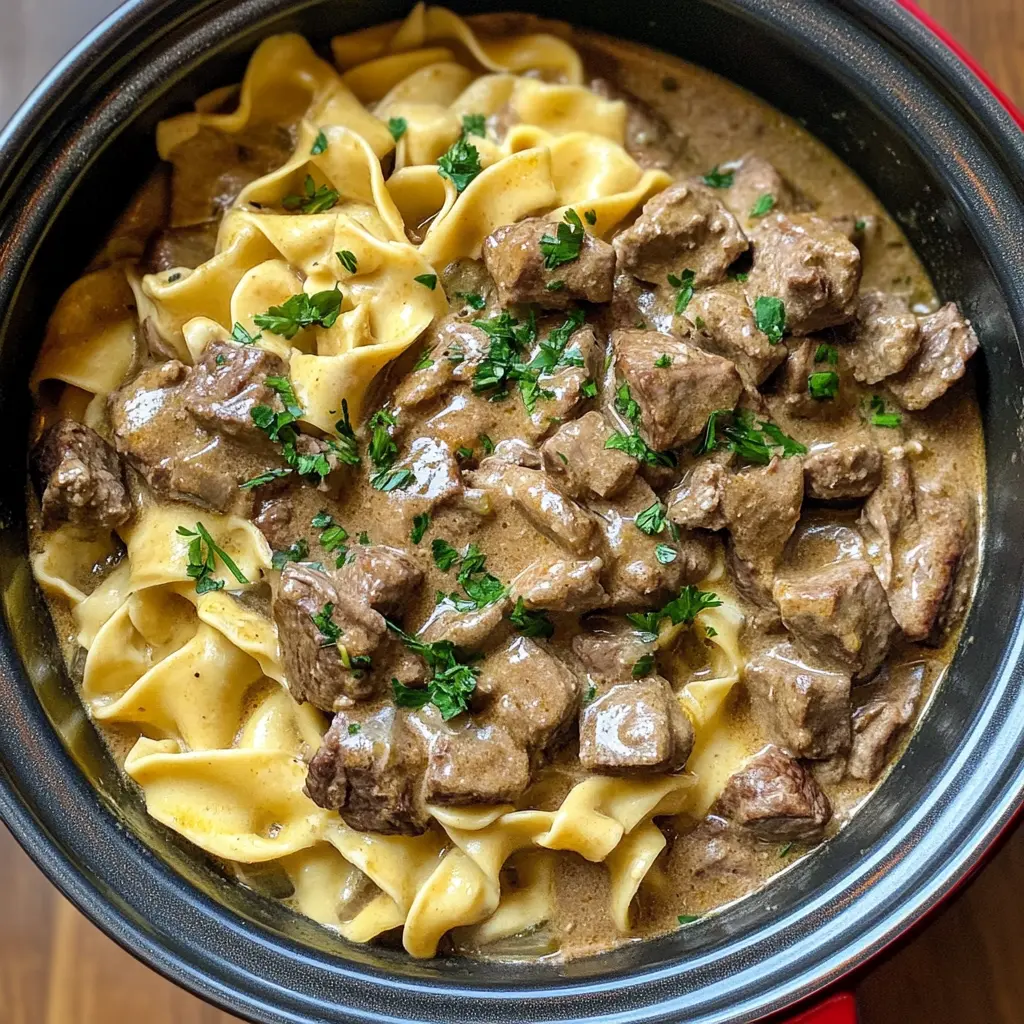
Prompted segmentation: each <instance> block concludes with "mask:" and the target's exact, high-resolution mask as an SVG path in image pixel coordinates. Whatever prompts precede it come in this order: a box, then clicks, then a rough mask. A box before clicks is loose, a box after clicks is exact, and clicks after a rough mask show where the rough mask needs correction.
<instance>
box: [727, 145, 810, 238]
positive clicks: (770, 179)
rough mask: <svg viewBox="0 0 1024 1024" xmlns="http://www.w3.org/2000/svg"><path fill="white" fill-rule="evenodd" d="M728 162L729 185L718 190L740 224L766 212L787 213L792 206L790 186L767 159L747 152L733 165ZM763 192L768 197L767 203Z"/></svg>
mask: <svg viewBox="0 0 1024 1024" xmlns="http://www.w3.org/2000/svg"><path fill="white" fill-rule="evenodd" d="M728 166H729V167H731V168H732V185H730V186H729V188H727V189H724V190H723V191H722V202H724V203H725V205H726V206H727V207H728V208H729V209H730V210H731V211H732V213H733V216H734V217H735V218H736V219H737V220H738V221H739V222H740V223H741V224H746V223H756V222H757V220H758V219H759V218H760V217H763V216H765V215H766V214H768V213H773V212H781V213H788V212H789V211H790V210H792V209H793V207H794V205H795V197H794V195H793V189H792V188H791V187H790V185H789V184H788V182H786V180H785V179H784V178H783V177H782V175H781V174H779V172H778V171H777V170H776V169H775V167H774V166H773V165H772V164H770V163H769V162H768V161H767V160H764V159H762V158H761V157H759V156H758V155H757V154H756V153H747V154H746V156H744V157H743V158H742V159H741V160H740V161H739V162H738V163H737V164H736V166H735V167H732V165H731V164H730V165H728ZM766 196H768V197H770V199H771V202H770V204H769V201H768V199H766V198H765V197H766ZM765 206H767V209H764V207H765ZM755 209H756V210H758V214H757V215H756V216H755V215H754V213H753V211H754V210H755Z"/></svg>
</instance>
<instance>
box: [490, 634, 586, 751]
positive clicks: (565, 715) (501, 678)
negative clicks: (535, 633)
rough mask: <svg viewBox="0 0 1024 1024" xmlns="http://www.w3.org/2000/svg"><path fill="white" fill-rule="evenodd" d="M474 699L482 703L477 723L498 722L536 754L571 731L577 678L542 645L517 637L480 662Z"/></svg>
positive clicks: (578, 697)
mask: <svg viewBox="0 0 1024 1024" xmlns="http://www.w3.org/2000/svg"><path fill="white" fill-rule="evenodd" d="M475 700H477V701H479V703H480V704H481V705H482V711H481V713H480V714H478V715H475V716H474V717H475V719H476V721H477V722H478V724H481V725H500V726H502V727H503V728H504V729H505V731H506V732H508V734H509V735H510V736H511V737H512V739H513V740H514V741H515V742H516V743H517V744H520V745H521V746H524V747H526V749H527V750H528V751H530V752H531V753H532V754H533V755H534V756H537V755H539V754H541V753H542V752H543V751H545V750H547V749H548V748H550V747H554V746H556V745H557V744H558V743H560V742H561V741H562V740H563V739H564V738H565V737H566V734H567V733H568V732H569V731H570V730H571V727H572V724H573V722H574V721H575V719H576V712H577V710H578V708H579V703H580V683H579V680H578V679H577V678H576V676H575V675H574V674H573V673H572V671H570V669H569V668H568V666H567V665H565V663H564V662H562V661H561V660H560V659H559V658H557V657H556V656H555V655H554V654H553V653H552V652H551V650H550V648H548V647H547V646H546V645H542V644H541V643H539V642H537V641H534V640H530V639H529V638H528V637H516V638H515V639H514V640H512V641H511V642H510V643H508V644H506V645H505V646H504V647H501V648H499V649H498V650H497V651H494V652H493V653H491V654H489V655H488V656H487V657H486V658H485V659H484V660H483V661H482V662H481V663H480V675H479V676H478V677H477V684H476V694H475Z"/></svg>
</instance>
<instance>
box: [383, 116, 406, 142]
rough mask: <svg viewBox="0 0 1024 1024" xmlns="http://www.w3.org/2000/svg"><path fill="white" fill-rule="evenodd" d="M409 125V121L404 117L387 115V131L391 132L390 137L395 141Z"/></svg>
mask: <svg viewBox="0 0 1024 1024" xmlns="http://www.w3.org/2000/svg"><path fill="white" fill-rule="evenodd" d="M408 127H409V122H408V121H406V119H405V118H404V117H389V118H388V131H389V132H391V138H393V139H394V140H395V142H397V141H398V140H399V139H400V138H401V137H402V136H403V135H404V134H405V132H406V129H407V128H408Z"/></svg>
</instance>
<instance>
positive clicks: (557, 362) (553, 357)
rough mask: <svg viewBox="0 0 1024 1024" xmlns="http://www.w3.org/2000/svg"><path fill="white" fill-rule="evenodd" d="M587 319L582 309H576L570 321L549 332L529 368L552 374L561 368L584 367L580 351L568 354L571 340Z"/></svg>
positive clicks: (570, 314)
mask: <svg viewBox="0 0 1024 1024" xmlns="http://www.w3.org/2000/svg"><path fill="white" fill-rule="evenodd" d="M585 319H586V314H584V312H583V310H582V309H574V310H572V312H571V313H569V315H568V319H566V321H565V322H564V323H562V324H560V325H559V326H558V327H555V328H553V329H552V330H551V331H549V332H548V336H547V337H546V338H545V339H544V340H543V341H542V342H541V343H540V346H539V348H538V350H537V354H536V355H535V356H534V357H533V359H531V360H530V365H529V368H530V369H531V370H538V371H539V372H540V373H552V372H553V371H554V370H555V369H557V368H558V367H559V366H561V365H564V366H582V365H583V357H582V356H581V355H580V354H579V349H571V350H570V351H569V352H566V350H565V349H566V346H567V345H568V344H569V339H570V338H571V337H572V336H573V334H575V333H576V331H577V330H579V328H580V327H582V326H583V322H584V320H585Z"/></svg>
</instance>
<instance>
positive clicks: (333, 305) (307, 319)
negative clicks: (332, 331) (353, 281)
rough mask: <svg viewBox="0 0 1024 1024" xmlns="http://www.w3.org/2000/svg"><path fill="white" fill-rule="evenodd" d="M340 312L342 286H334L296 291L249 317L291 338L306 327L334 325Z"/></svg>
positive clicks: (259, 324) (276, 332)
mask: <svg viewBox="0 0 1024 1024" xmlns="http://www.w3.org/2000/svg"><path fill="white" fill-rule="evenodd" d="M340 313H341V289H340V288H337V287H335V288H333V289H331V290H330V291H323V292H316V294H314V295H307V294H306V293H305V292H299V293H298V294H297V295H293V296H292V297H291V298H289V299H287V300H286V301H285V302H283V303H282V304H281V305H280V306H271V307H270V309H268V310H267V311H266V313H257V314H256V315H255V316H254V317H253V318H252V320H253V323H254V324H255V325H256V326H257V327H259V328H262V329H263V330H265V331H270V333H271V334H277V335H279V336H280V337H282V338H286V339H287V340H289V341H290V340H291V339H292V338H294V337H295V335H296V334H298V333H299V331H300V330H302V329H303V328H305V327H314V326H319V327H333V326H334V324H335V322H336V321H337V319H338V316H339V314H340Z"/></svg>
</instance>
